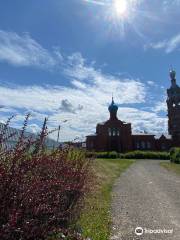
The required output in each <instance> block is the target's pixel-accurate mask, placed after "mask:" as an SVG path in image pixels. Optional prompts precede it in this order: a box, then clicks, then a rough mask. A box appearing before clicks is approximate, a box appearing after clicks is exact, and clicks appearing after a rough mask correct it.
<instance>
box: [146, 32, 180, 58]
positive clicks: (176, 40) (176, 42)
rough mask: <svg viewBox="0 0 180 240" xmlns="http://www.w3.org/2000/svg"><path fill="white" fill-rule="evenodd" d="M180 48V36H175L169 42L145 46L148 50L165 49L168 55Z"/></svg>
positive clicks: (164, 41)
mask: <svg viewBox="0 0 180 240" xmlns="http://www.w3.org/2000/svg"><path fill="white" fill-rule="evenodd" d="M179 47H180V34H177V35H175V36H173V37H172V38H170V39H169V40H163V41H160V42H156V43H151V44H149V45H147V46H145V48H146V49H148V48H152V49H156V50H158V49H163V50H164V51H165V52H166V53H167V54H168V53H171V52H173V51H175V50H177V49H179Z"/></svg>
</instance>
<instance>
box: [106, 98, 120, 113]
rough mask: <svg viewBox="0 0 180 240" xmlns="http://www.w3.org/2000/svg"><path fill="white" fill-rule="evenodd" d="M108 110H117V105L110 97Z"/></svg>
mask: <svg viewBox="0 0 180 240" xmlns="http://www.w3.org/2000/svg"><path fill="white" fill-rule="evenodd" d="M108 110H109V112H117V110H118V106H117V105H116V104H115V103H114V99H112V103H111V105H110V106H109V108H108Z"/></svg>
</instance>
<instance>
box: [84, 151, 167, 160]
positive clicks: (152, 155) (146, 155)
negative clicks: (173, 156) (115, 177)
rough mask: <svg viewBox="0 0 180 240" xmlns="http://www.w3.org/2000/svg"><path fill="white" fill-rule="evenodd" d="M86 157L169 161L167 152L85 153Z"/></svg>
mask: <svg viewBox="0 0 180 240" xmlns="http://www.w3.org/2000/svg"><path fill="white" fill-rule="evenodd" d="M86 157H93V158H108V159H109V158H112V159H116V158H121V159H160V160H161V159H162V160H168V159H170V154H169V153H168V152H153V151H132V152H127V153H117V152H87V153H86Z"/></svg>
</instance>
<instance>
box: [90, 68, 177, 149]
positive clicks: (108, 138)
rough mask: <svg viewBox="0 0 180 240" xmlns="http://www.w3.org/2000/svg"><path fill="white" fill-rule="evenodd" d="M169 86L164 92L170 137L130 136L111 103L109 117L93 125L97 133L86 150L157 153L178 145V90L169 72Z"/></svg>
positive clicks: (174, 79)
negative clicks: (150, 151) (147, 151)
mask: <svg viewBox="0 0 180 240" xmlns="http://www.w3.org/2000/svg"><path fill="white" fill-rule="evenodd" d="M170 78H171V87H170V88H169V89H168V90H167V95H168V98H167V106H168V119H169V120H168V130H169V135H168V136H165V135H164V134H162V135H161V136H160V137H156V136H155V135H154V134H145V133H144V134H142V133H139V134H132V127H131V124H130V123H125V122H123V121H121V120H119V119H118V117H117V111H118V106H117V105H116V104H115V103H114V99H112V103H111V104H110V106H109V108H108V110H109V113H110V118H109V120H107V121H106V122H103V123H99V124H97V126H96V134H94V135H90V136H87V139H86V148H87V150H89V151H117V152H127V151H132V150H153V151H154V150H155V151H156V150H157V151H165V150H169V149H170V148H171V147H174V146H180V87H179V86H178V85H177V83H176V72H175V71H174V70H172V71H170Z"/></svg>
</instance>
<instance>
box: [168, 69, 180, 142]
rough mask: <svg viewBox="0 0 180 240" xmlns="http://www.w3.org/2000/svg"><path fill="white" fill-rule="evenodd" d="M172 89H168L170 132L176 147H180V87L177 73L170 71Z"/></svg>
mask: <svg viewBox="0 0 180 240" xmlns="http://www.w3.org/2000/svg"><path fill="white" fill-rule="evenodd" d="M170 79H171V87H170V88H169V89H167V95H168V98H167V107H168V130H169V134H170V135H171V136H172V140H173V142H174V144H175V146H176V145H177V146H179V145H180V87H179V86H178V85H177V83H176V72H175V71H174V70H171V71H170Z"/></svg>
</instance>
